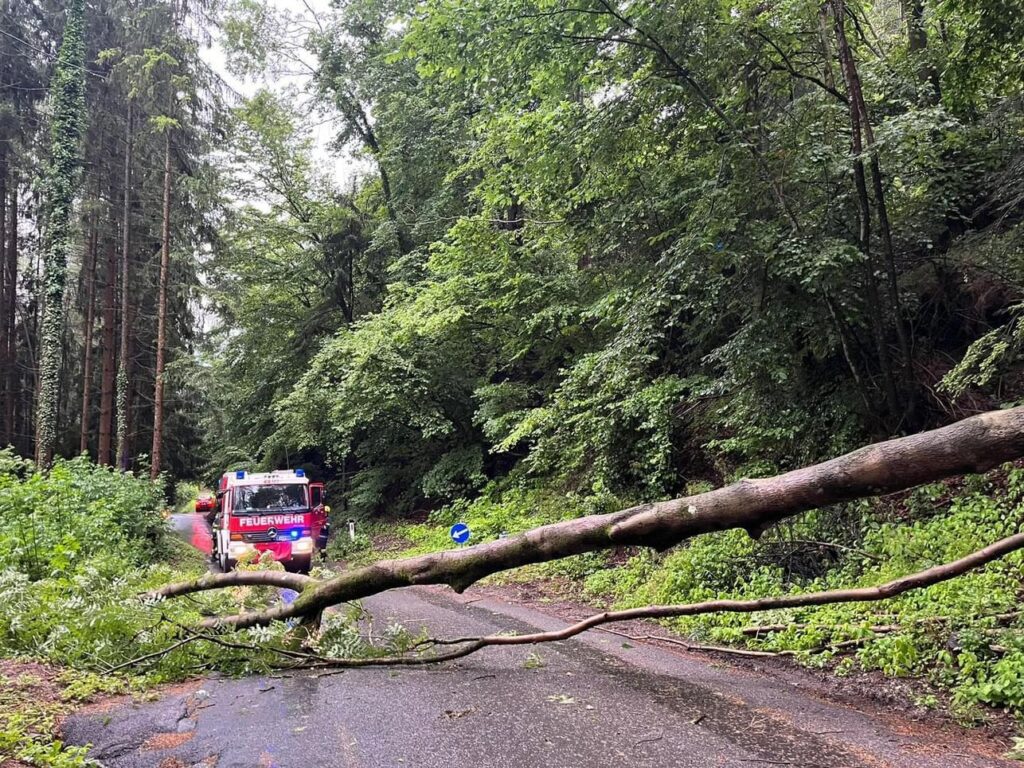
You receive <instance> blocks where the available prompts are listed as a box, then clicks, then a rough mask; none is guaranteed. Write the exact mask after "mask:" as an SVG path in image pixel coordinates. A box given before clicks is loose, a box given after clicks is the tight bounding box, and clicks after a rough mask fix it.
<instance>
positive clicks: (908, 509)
mask: <svg viewBox="0 0 1024 768" xmlns="http://www.w3.org/2000/svg"><path fill="white" fill-rule="evenodd" d="M625 506H628V500H625V499H617V498H615V497H612V496H608V495H601V496H598V495H592V496H588V497H583V496H579V495H575V494H570V495H564V494H563V495H559V494H556V493H553V492H550V491H538V490H531V491H525V492H524V491H510V490H504V491H503V492H496V493H494V494H493V496H491V497H488V496H487V494H484V495H483V496H481V497H480V498H478V499H477V500H475V501H473V502H464V503H459V504H455V505H452V506H449V507H446V508H444V509H441V510H438V511H436V512H434V513H432V514H431V515H430V517H429V519H428V520H427V521H426V522H423V523H403V522H401V521H386V522H363V523H360V524H359V525H358V526H357V530H358V534H357V537H356V539H355V541H352V540H350V539H349V538H348V536H347V535H339V536H338V537H337V538H336V539H335V540H334V543H333V544H332V548H331V554H332V556H334V557H337V558H339V559H343V560H345V561H346V562H348V563H349V564H351V565H361V564H367V563H370V562H372V561H374V560H376V559H379V558H381V557H385V556H386V557H395V556H412V555H416V554H422V553H425V552H432V551H442V550H446V549H449V548H451V547H452V546H453V545H452V542H451V540H450V538H449V535H448V528H449V526H450V525H452V524H454V523H455V522H465V523H467V524H468V525H469V526H470V529H471V530H472V532H473V542H474V543H476V542H480V541H487V540H492V539H495V538H497V537H498V536H500V535H502V534H511V533H517V532H520V531H523V530H527V529H529V528H532V527H534V526H536V525H541V524H545V523H552V522H557V521H559V520H563V519H568V518H572V517H579V516H582V515H584V514H594V513H599V512H605V511H611V510H615V509H620V508H622V507H625ZM1022 524H1024V468H1022V467H1020V466H1017V465H1006V466H1005V467H1003V468H1001V469H999V470H997V471H993V472H991V473H989V474H987V475H976V476H969V477H966V478H964V479H963V480H961V481H956V482H949V483H938V484H933V485H929V486H924V487H921V488H919V489H917V490H915V491H913V492H909V493H903V494H898V495H895V496H892V497H888V498H885V499H882V500H877V501H864V502H857V503H852V504H848V505H842V506H836V507H828V508H824V509H821V510H818V511H816V512H813V513H810V514H807V515H805V516H803V517H801V518H800V519H798V520H796V521H793V522H788V523H784V524H781V525H779V526H776V527H774V528H773V529H771V530H769V531H768V532H767V533H766V534H765V535H764V536H763V537H762V538H761V539H759V540H754V539H752V538H751V537H750V536H748V535H747V534H746V532H744V531H730V532H723V533H715V534H707V535H704V536H700V537H698V538H696V539H694V540H693V541H692V542H690V543H688V544H684V545H682V546H680V547H677V548H675V549H673V550H670V551H669V552H666V553H662V554H658V553H654V552H652V551H650V550H646V549H624V550H620V551H613V552H609V553H594V554H587V555H579V556H575V557H572V558H568V559H565V560H560V561H556V562H552V563H544V564H539V565H532V566H527V567H525V568H522V569H520V570H519V571H516V572H512V573H508V574H501V575H498V576H494V577H491V578H490V582H491V583H502V582H509V581H521V582H529V583H533V584H536V585H537V586H538V587H540V594H542V595H546V597H545V598H544V599H558V598H563V599H571V600H576V601H581V602H585V603H589V604H594V605H597V606H600V607H610V608H616V609H621V608H633V607H640V606H644V605H650V604H683V603H697V602H701V601H705V600H712V599H723V598H732V599H754V598H759V597H766V596H772V595H780V594H798V593H802V592H812V591H819V590H827V589H839V588H847V587H853V586H871V585H875V584H879V583H883V582H885V581H888V580H891V579H893V578H895V577H898V576H902V575H904V574H907V573H912V572H915V571H918V570H922V569H924V568H927V567H930V566H932V565H935V564H937V563H941V562H948V561H951V560H955V559H957V558H959V557H962V556H964V555H966V554H968V553H969V552H972V551H974V550H977V549H980V548H981V547H983V546H984V545H985V544H987V543H989V542H992V541H995V540H997V539H999V538H1001V537H1003V536H1006V535H1009V534H1010V533H1012V532H1014V531H1017V530H1018V529H1019V528H1020V527H1021V525H1022ZM1022 567H1024V556H1022V555H1021V554H1020V553H1016V554H1013V555H1010V556H1008V557H1006V558H1005V559H1003V560H1000V561H998V562H996V563H992V564H990V565H988V566H986V567H985V568H983V569H980V570H978V571H976V572H972V573H969V574H966V575H964V576H962V577H960V578H958V579H955V580H952V581H950V582H946V583H943V584H939V585H935V586H933V587H929V588H927V589H925V590H922V591H920V592H912V593H909V594H907V595H904V596H901V597H897V598H895V599H891V600H887V601H884V602H881V603H861V604H857V603H849V604H843V605H830V606H816V607H809V608H800V609H787V610H776V611H762V612H759V613H755V614H752V615H746V614H720V613H718V614H716V613H713V614H707V615H703V616H698V617H692V618H681V619H669V620H664V621H663V622H662V623H663V624H664V625H665V626H666V627H668V628H670V629H671V630H672V631H673V632H675V633H677V634H678V636H680V637H681V638H682V639H684V640H686V641H687V642H691V643H693V644H694V645H696V646H712V647H719V646H721V647H725V648H727V649H728V648H739V649H749V650H754V651H758V652H764V653H770V654H779V655H782V656H788V657H792V658H794V659H795V660H796V661H798V662H799V663H801V664H805V665H809V666H813V667H820V668H824V669H828V670H830V671H831V672H833V673H834V674H836V675H839V676H846V675H850V674H859V673H865V672H878V673H881V674H883V675H885V676H890V677H895V678H904V679H907V678H910V679H913V680H916V681H918V682H920V683H923V685H920V686H917V687H918V689H919V691H920V694H919V695H918V697H917V698H916V700H915V701H914V702H913V703H916V704H917V705H919V706H922V707H926V708H935V707H938V706H940V704H941V705H944V706H948V707H949V708H950V711H951V714H952V715H953V716H954V717H955V718H956V719H957V720H959V721H960V722H963V723H965V724H973V723H978V722H983V721H984V720H985V719H986V714H985V712H986V709H988V708H997V709H1001V710H1005V711H1007V712H1010V713H1012V714H1014V715H1015V716H1022V715H1024V612H1022V611H1021V610H1020V608H1019V603H1020V595H1021V594H1022V592H1024V571H1022Z"/></svg>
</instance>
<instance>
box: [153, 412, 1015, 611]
mask: <svg viewBox="0 0 1024 768" xmlns="http://www.w3.org/2000/svg"><path fill="white" fill-rule="evenodd" d="M1021 456H1024V407H1020V408H1013V409H1008V410H1004V411H993V412H990V413H985V414H981V415H979V416H973V417H971V418H969V419H964V420H963V421H960V422H957V423H955V424H952V425H950V426H947V427H943V428H941V429H936V430H932V431H930V432H923V433H921V434H918V435H913V436H910V437H903V438H898V439H895V440H889V441H886V442H882V443H877V444H875V445H870V446H866V447H864V448H860V449H859V450H856V451H853V452H852V453H848V454H846V455H844V456H840V457H838V458H835V459H831V460H830V461H826V462H823V463H821V464H815V465H813V466H810V467H805V468H803V469H798V470H795V471H792V472H787V473H785V474H782V475H778V476H776V477H770V478H764V479H757V480H740V481H739V482H737V483H733V484H732V485H729V486H726V487H724V488H720V489H717V490H714V491H710V492H708V493H702V494H698V495H696V496H687V497H683V498H678V499H672V500H670V501H662V502H657V503H652V504H644V505H641V506H637V507H632V508H630V509H626V510H622V511H620V512H614V513H611V514H605V515H592V516H588V517H582V518H578V519H575V520H566V521H564V522H560V523H554V524H551V525H545V526H542V527H539V528H535V529H533V530H530V531H526V532H524V533H520V534H518V535H516V536H512V537H509V538H506V539H499V540H497V541H491V542H486V543H482V544H477V545H476V546H472V547H467V548H464V549H457V550H449V551H445V552H436V553H431V554H426V555H420V556H418V557H410V558H404V559H397V560H384V561H381V562H378V563H375V564H373V565H369V566H366V567H364V568H357V569H354V570H351V571H347V572H345V573H342V574H340V575H338V576H336V577H334V578H331V579H329V580H326V581H315V580H313V581H311V582H310V583H308V584H306V585H305V586H304V588H303V589H302V593H301V595H300V596H299V597H298V598H297V599H296V600H295V601H294V602H293V603H291V604H290V605H279V606H276V607H273V608H270V609H267V610H264V611H255V612H250V613H243V614H237V615H234V616H224V617H214V618H210V619H206V620H204V621H203V623H202V625H201V626H203V627H207V628H210V627H220V626H224V627H234V628H245V627H252V626H262V625H266V624H269V623H271V622H273V621H278V620H283V619H287V618H292V617H299V616H303V617H308V616H313V615H316V614H318V613H319V612H320V611H322V610H323V609H324V608H327V607H329V606H331V605H337V604H338V603H342V602H345V601H347V600H357V599H360V598H363V597H368V596H370V595H373V594H377V593H379V592H383V591H385V590H388V589H395V588H398V587H406V586H411V585H414V584H448V585H449V586H451V587H452V588H453V589H454V590H456V591H458V592H461V591H463V590H464V589H466V588H467V587H468V586H470V585H471V584H473V583H474V582H476V581H478V580H479V579H481V578H483V577H485V576H488V575H490V574H493V573H498V572H500V571H505V570H509V569H512V568H516V567H519V566H523V565H528V564H531V563H539V562H545V561H549V560H556V559H560V558H564V557H569V556H571V555H578V554H581V553H584V552H594V551H598V550H602V549H609V548H613V547H621V546H647V547H652V548H654V549H657V550H665V549H668V548H669V547H672V546H674V545H676V544H678V543H680V542H681V541H684V540H686V539H688V538H691V537H693V536H697V535H699V534H702V533H709V532H712V531H720V530H726V529H731V528H742V529H745V530H746V531H747V532H748V533H750V535H751V536H754V537H758V536H760V535H761V533H762V532H763V531H764V530H765V529H766V528H768V527H769V526H771V525H772V524H774V523H776V522H778V521H779V520H783V519H785V518H787V517H791V516H793V515H796V514H798V513H800V512H804V511H806V510H809V509H815V508H817V507H822V506H826V505H829V504H836V503H840V502H844V501H850V500H853V499H858V498H863V497H868V496H877V495H880V494H885V493H892V492H895V491H901V490H905V489H907V488H912V487H914V486H917V485H921V484H923V483H928V482H934V481H936V480H941V479H943V478H946V477H950V476H953V475H961V474H967V473H975V472H984V471H986V470H989V469H992V468H993V467H995V466H998V465H999V464H1002V463H1003V462H1006V461H1010V460H1013V459H1017V458H1020V457H1021ZM237 579H238V577H237V576H236V575H234V574H214V575H209V576H205V577H203V578H202V579H198V580H196V581H193V582H186V583H181V584H171V585H168V586H166V587H164V588H162V589H160V590H157V591H156V592H154V593H152V594H153V595H155V596H162V597H173V596H176V595H183V594H189V593H192V592H200V591H203V590H207V589H217V588H220V587H224V586H231V585H234V584H237V583H238V581H237ZM261 583H275V582H274V579H273V577H267V578H266V580H265V581H262V582H261ZM280 586H283V587H289V588H293V589H294V588H295V587H296V583H295V580H294V579H288V580H287V583H285V580H284V579H282V580H281V582H280Z"/></svg>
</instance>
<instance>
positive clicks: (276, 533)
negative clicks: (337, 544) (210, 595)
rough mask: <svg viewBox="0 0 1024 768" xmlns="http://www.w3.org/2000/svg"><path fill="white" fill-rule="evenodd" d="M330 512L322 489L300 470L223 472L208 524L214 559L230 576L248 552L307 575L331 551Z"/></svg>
mask: <svg viewBox="0 0 1024 768" xmlns="http://www.w3.org/2000/svg"><path fill="white" fill-rule="evenodd" d="M328 512H330V507H327V506H325V504H324V486H323V483H311V482H309V478H308V477H306V474H305V472H303V471H302V470H301V469H295V470H282V471H277V472H246V471H245V470H239V471H237V472H225V473H224V474H223V475H222V476H221V479H220V484H219V486H218V488H217V505H216V508H215V509H214V511H213V514H212V515H211V519H210V522H211V525H212V528H213V553H212V556H213V559H214V561H215V562H217V563H218V564H219V565H220V567H221V569H222V570H224V571H228V570H230V569H231V568H234V567H235V565H236V564H237V563H238V560H239V558H241V557H242V556H243V555H245V554H247V553H249V552H253V551H255V552H258V553H262V552H270V553H271V554H273V556H274V559H275V560H278V561H280V562H282V563H284V566H285V568H287V569H288V570H293V571H300V572H308V571H309V568H310V566H311V565H312V562H313V555H314V554H315V553H317V552H318V551H322V550H323V549H324V547H326V546H327V534H328V521H327V513H328Z"/></svg>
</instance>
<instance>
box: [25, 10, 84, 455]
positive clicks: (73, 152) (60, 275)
mask: <svg viewBox="0 0 1024 768" xmlns="http://www.w3.org/2000/svg"><path fill="white" fill-rule="evenodd" d="M84 24H85V6H84V2H83V0H71V4H70V8H69V10H68V20H67V23H66V25H65V27H64V39H63V40H62V41H61V45H60V52H59V53H58V55H57V63H56V66H55V68H54V72H53V79H52V81H51V83H50V99H51V101H52V110H53V117H52V122H51V125H50V161H49V164H48V166H47V169H46V173H45V176H44V179H43V196H44V204H45V206H46V228H47V229H46V244H45V255H44V277H43V295H44V302H45V306H44V310H43V322H42V332H41V334H40V343H39V347H40V357H39V395H38V401H37V415H36V463H37V464H39V465H40V466H47V465H49V464H50V462H51V461H52V459H53V451H54V446H55V444H56V442H57V402H58V397H59V394H60V392H59V389H60V386H59V381H60V368H61V362H62V357H63V354H62V352H63V345H62V330H63V327H64V313H65V309H64V290H65V287H66V283H67V261H68V252H69V251H70V249H71V241H72V237H73V224H72V216H73V207H74V201H75V194H76V192H77V189H78V185H79V180H80V177H81V166H82V151H81V143H82V136H83V134H84V132H85V119H86V116H85V40H84Z"/></svg>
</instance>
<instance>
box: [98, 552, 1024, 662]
mask: <svg viewBox="0 0 1024 768" xmlns="http://www.w3.org/2000/svg"><path fill="white" fill-rule="evenodd" d="M1020 549H1024V533H1017V534H1014V535H1013V536H1008V537H1006V538H1005V539H1001V540H1000V541H997V542H995V543H994V544H990V545H988V546H987V547H984V548H983V549H979V550H977V551H975V552H972V553H970V554H969V555H966V556H964V557H962V558H960V559H959V560H954V561H953V562H950V563H943V564H941V565H936V566H933V567H931V568H926V569H924V570H922V571H918V572H916V573H911V574H908V575H906V576H901V577H899V578H897V579H893V580H892V581H888V582H886V583H884V584H879V585H877V586H874V587H854V588H850V589H835V590H828V591H823V592H807V593H804V594H795V595H781V596H777V597H762V598H757V599H754V600H731V599H722V600H708V601H705V602H702V603H687V604H682V605H648V606H644V607H642V608H630V609H626V610H621V611H604V612H602V613H597V614H594V615H592V616H588V617H587V618H585V619H582V620H580V621H577V622H576V623H575V624H570V625H568V626H566V627H563V628H562V629H558V630H552V631H549V632H533V633H529V634H522V635H507V634H494V635H484V636H478V637H458V638H451V639H441V638H428V639H424V640H421V641H420V642H418V643H417V644H416V645H415V646H413V648H412V649H410V652H409V653H406V654H399V655H393V656H370V657H364V658H359V657H356V658H339V657H332V656H324V655H321V654H318V653H314V652H309V651H301V650H295V649H290V648H273V647H271V648H267V647H266V646H258V645H253V644H245V643H238V642H234V641H229V640H224V639H223V638H220V637H217V636H216V635H210V634H204V633H202V632H197V631H195V630H192V629H190V628H188V627H182V628H181V629H182V630H183V632H184V637H183V638H181V639H179V640H178V641H177V642H175V643H173V644H172V645H169V646H168V647H167V648H164V649H162V650H160V651H157V652H155V653H149V654H146V655H145V656H140V657H139V658H137V659H133V660H132V661H129V662H125V663H123V664H120V665H118V666H117V667H114V668H113V669H112V670H110V671H114V670H117V669H122V668H124V667H128V666H134V665H137V664H142V663H145V662H147V661H149V660H151V659H153V658H156V657H159V656H163V655H165V654H167V653H170V652H171V651H173V650H175V649H177V648H180V647H181V646H183V645H186V644H187V643H190V642H193V641H197V640H205V641H207V642H210V643H214V644H216V645H221V646H224V647H227V648H232V649H236V650H242V651H254V652H257V651H260V650H270V651H273V652H276V653H279V654H280V655H281V656H282V657H283V658H285V659H286V660H287V663H286V664H284V665H283V667H282V668H287V669H316V668H321V669H322V668H341V669H346V668H354V667H368V666H417V665H424V664H435V663H439V662H444V661H453V660H455V659H460V658H463V657H465V656H469V655H470V654H473V653H476V652H477V651H480V650H483V649H484V648H488V647H491V646H508V645H536V644H538V643H550V642H555V641H559V640H568V639H570V638H572V637H575V636H576V635H579V634H581V633H583V632H586V631H587V630H589V629H597V628H604V626H603V625H605V624H613V623H616V622H624V621H636V620H643V619H665V618H674V617H679V616H699V615H703V614H708V613H755V612H757V611H765V610H778V609H782V608H800V607H808V606H815V605H826V604H833V603H857V602H871V601H877V600H888V599H890V598H893V597H896V596H897V595H901V594H903V593H904V592H909V591H911V590H915V589H924V588H926V587H930V586H933V585H935V584H939V583H941V582H943V581H949V580H950V579H954V578H956V577H957V576H962V575H963V574H965V573H967V572H968V571H972V570H975V569H977V568H981V567H982V566H984V565H987V564H988V563H991V562H992V561H993V560H998V559H999V558H1001V557H1004V556H1006V555H1008V554H1010V553H1011V552H1016V551H1018V550H1020ZM880 629H881V630H882V631H885V632H888V631H892V630H894V629H899V628H898V627H889V626H885V627H880ZM605 631H608V632H612V633H613V634H618V635H623V636H625V637H630V638H632V639H637V640H654V641H658V642H667V643H672V644H674V645H681V646H683V647H685V648H688V649H690V650H700V651H713V652H722V653H739V654H742V655H747V656H785V655H795V654H796V652H795V651H779V652H771V651H752V650H746V649H734V648H723V647H718V646H702V645H691V644H690V643H687V642H685V641H682V640H676V639H673V638H667V637H661V636H656V635H644V636H642V637H636V636H632V635H627V634H625V633H622V632H616V631H615V630H610V629H606V630H605ZM866 639H867V638H854V639H850V640H842V641H839V642H837V643H834V644H831V645H829V646H825V647H823V648H820V649H817V650H818V651H820V650H824V649H825V648H830V649H834V650H838V649H842V648H850V647H854V646H857V645H860V644H861V643H863V642H864V641H865V640H866ZM991 647H992V648H993V650H995V649H997V648H1000V646H991ZM441 649H448V650H441ZM1004 650H1005V649H1004Z"/></svg>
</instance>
